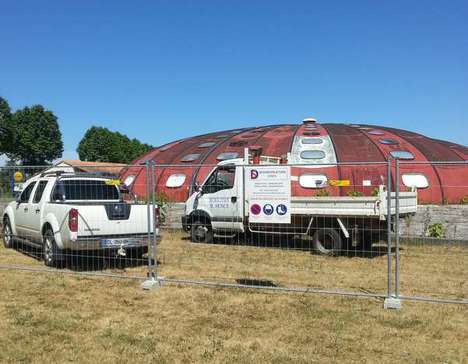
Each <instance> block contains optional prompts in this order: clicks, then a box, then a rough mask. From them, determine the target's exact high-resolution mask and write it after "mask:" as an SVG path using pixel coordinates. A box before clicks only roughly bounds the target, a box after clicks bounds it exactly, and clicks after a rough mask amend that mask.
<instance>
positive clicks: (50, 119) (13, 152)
mask: <svg viewBox="0 0 468 364" xmlns="http://www.w3.org/2000/svg"><path fill="white" fill-rule="evenodd" d="M7 133H9V134H8V137H9V142H8V143H7V144H6V147H5V148H4V153H5V154H6V155H7V156H8V158H10V159H11V160H12V161H15V162H19V161H21V163H22V164H23V165H44V164H47V163H50V162H52V161H53V160H54V159H56V158H60V157H61V156H62V152H63V143H62V133H61V132H60V129H59V126H58V123H57V117H56V116H55V115H54V114H53V113H52V111H49V110H45V109H44V107H43V106H41V105H34V106H32V107H25V108H24V109H21V110H17V111H16V112H15V113H14V114H13V115H12V116H11V121H10V123H9V128H7Z"/></svg>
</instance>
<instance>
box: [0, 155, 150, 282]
mask: <svg viewBox="0 0 468 364" xmlns="http://www.w3.org/2000/svg"><path fill="white" fill-rule="evenodd" d="M120 170H121V167H116V166H115V165H105V164H100V165H99V166H96V165H80V167H79V168H76V167H71V166H60V167H47V168H45V167H25V166H21V167H19V166H13V167H3V168H2V169H1V171H0V173H1V191H2V196H1V212H2V239H3V244H2V248H1V253H0V265H1V266H3V267H9V266H10V267H18V268H24V269H34V270H44V269H48V270H50V269H58V270H60V271H64V272H75V273H81V274H93V275H110V276H116V277H145V276H146V274H147V266H148V257H147V252H148V246H149V242H150V241H151V240H152V239H153V238H154V234H153V228H152V224H153V222H152V216H153V211H152V210H153V208H152V207H150V205H149V204H150V203H151V201H149V200H145V199H138V198H137V197H135V196H133V195H132V194H131V192H130V191H128V190H127V189H125V188H124V187H123V186H122V185H121V184H120V182H119V181H118V174H119V172H120ZM135 183H136V184H139V183H143V184H145V185H146V182H145V181H143V182H140V181H136V182H135ZM148 191H149V189H148Z"/></svg>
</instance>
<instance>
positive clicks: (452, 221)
mask: <svg viewBox="0 0 468 364" xmlns="http://www.w3.org/2000/svg"><path fill="white" fill-rule="evenodd" d="M184 211H185V204H184V203H172V204H171V205H170V206H168V208H167V216H166V223H165V224H164V225H165V226H166V227H169V228H172V229H180V228H182V225H181V221H180V220H181V217H182V215H183V214H184ZM437 223H441V224H442V226H443V228H444V237H445V238H447V239H457V240H468V205H447V206H439V205H420V206H418V211H417V212H416V214H415V215H414V216H407V217H405V218H402V219H401V222H400V231H401V233H402V235H404V236H416V237H425V236H427V231H428V228H429V226H431V225H432V224H437Z"/></svg>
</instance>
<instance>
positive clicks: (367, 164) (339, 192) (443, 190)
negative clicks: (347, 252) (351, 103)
mask: <svg viewBox="0 0 468 364" xmlns="http://www.w3.org/2000/svg"><path fill="white" fill-rule="evenodd" d="M246 148H248V150H249V151H250V154H251V156H252V155H254V156H256V162H257V163H260V164H262V163H268V164H275V163H277V164H290V165H292V171H291V175H292V195H293V196H310V195H314V196H315V195H319V196H320V195H330V196H335V195H336V196H346V195H357V196H360V195H364V196H367V195H371V194H373V193H375V189H376V188H378V186H379V185H382V184H385V183H386V179H387V167H386V163H387V160H388V158H389V157H393V158H399V159H400V161H401V163H400V190H405V189H408V188H418V196H419V202H420V203H422V204H444V203H453V204H457V203H460V201H461V200H462V199H464V198H468V188H467V186H468V148H467V147H466V146H462V145H458V144H454V143H450V142H447V141H442V140H436V139H432V138H428V137H425V136H423V135H420V134H417V133H413V132H410V131H406V130H400V129H395V128H390V127H382V126H374V125H364V124H359V125H357V124H335V123H319V122H316V121H315V120H314V119H305V120H304V121H303V122H302V123H299V124H282V125H268V126H261V127H252V128H243V129H236V130H227V131H221V132H215V133H210V134H204V135H199V136H194V137H190V138H186V139H181V140H177V141H174V142H171V143H168V144H165V145H162V146H160V147H157V148H155V149H153V150H151V151H150V152H148V153H147V154H145V155H143V156H141V157H140V158H138V159H137V160H135V161H134V162H133V163H132V165H133V166H132V167H128V168H126V169H124V170H123V171H122V173H121V180H122V181H124V183H125V184H126V185H127V186H128V187H129V188H130V190H131V191H132V192H133V193H135V194H136V195H137V196H139V197H143V196H145V195H146V180H145V178H146V173H145V167H144V164H145V163H146V162H147V161H154V163H155V181H156V186H157V187H156V191H157V193H159V194H164V196H166V198H167V199H169V200H170V201H174V202H183V201H185V200H186V199H187V198H188V196H189V195H190V194H191V193H192V192H193V190H194V186H195V184H201V183H202V182H203V181H204V180H205V178H206V177H207V175H208V174H209V172H210V171H211V170H212V169H213V167H214V166H215V165H216V164H217V163H219V162H220V161H224V160H228V159H235V158H244V154H245V150H246ZM254 160H255V158H254ZM442 162H451V163H442ZM353 163H355V164H353ZM140 165H141V167H139V166H140ZM392 179H393V181H392V182H393V183H394V181H395V175H394V169H392ZM343 180H345V181H349V182H348V184H349V185H347V186H341V187H340V186H339V185H337V184H334V183H332V182H333V181H343Z"/></svg>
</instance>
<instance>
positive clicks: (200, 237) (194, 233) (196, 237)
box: [190, 220, 213, 243]
mask: <svg viewBox="0 0 468 364" xmlns="http://www.w3.org/2000/svg"><path fill="white" fill-rule="evenodd" d="M190 237H191V240H192V242H194V243H212V242H213V229H212V228H211V224H210V223H209V222H208V223H203V222H201V221H200V220H197V221H195V222H194V223H193V224H192V227H191V229H190Z"/></svg>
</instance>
